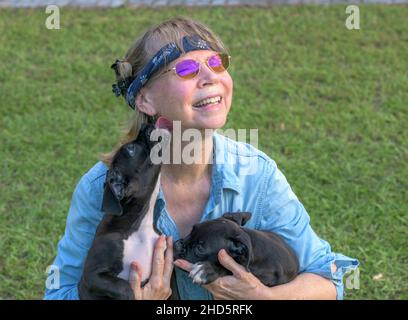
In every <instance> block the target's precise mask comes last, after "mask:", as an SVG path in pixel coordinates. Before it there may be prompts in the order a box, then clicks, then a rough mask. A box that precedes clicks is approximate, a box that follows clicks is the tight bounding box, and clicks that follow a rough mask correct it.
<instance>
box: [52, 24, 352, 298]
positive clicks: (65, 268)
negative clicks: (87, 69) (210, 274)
mask: <svg viewBox="0 0 408 320" xmlns="http://www.w3.org/2000/svg"><path fill="white" fill-rule="evenodd" d="M229 62H230V55H229V53H228V50H227V49H226V47H225V45H224V44H223V43H222V41H221V40H220V39H219V38H218V37H217V36H216V35H215V34H214V32H212V31H211V30H210V29H209V28H208V27H207V26H205V25H203V24H202V23H199V22H197V21H194V20H192V19H189V18H184V17H178V18H173V19H170V20H168V21H165V22H163V23H161V24H159V25H158V26H155V27H152V28H151V29H149V30H147V31H146V32H145V33H143V34H142V36H141V37H140V38H138V39H137V40H136V42H135V43H134V44H133V45H132V46H131V48H130V49H129V50H128V52H127V53H126V55H125V57H124V59H122V60H116V62H115V63H114V64H113V65H112V68H113V69H114V70H115V74H116V78H117V83H116V84H114V85H113V91H114V93H115V94H116V95H117V96H120V95H122V96H123V97H124V98H125V100H126V103H127V104H128V105H129V106H130V107H131V108H132V109H133V110H134V115H133V117H134V118H133V120H132V124H131V126H130V128H129V129H128V130H127V131H126V132H125V134H124V136H123V138H122V139H121V140H120V142H119V143H118V145H117V146H116V148H114V150H113V151H112V152H111V153H108V154H106V155H103V156H102V161H101V162H99V163H97V164H96V165H95V166H94V167H93V168H92V169H90V170H89V172H88V173H86V174H85V175H84V176H83V177H82V179H81V181H80V182H79V184H78V186H77V188H76V190H75V192H74V196H73V199H72V204H71V208H70V212H69V215H68V219H67V225H66V233H65V235H64V237H63V238H62V240H61V241H60V243H59V247H58V254H57V257H56V259H55V261H54V265H56V266H57V267H58V268H59V270H60V275H61V279H60V284H61V287H60V288H59V289H47V291H46V295H45V297H46V298H48V299H78V282H79V281H80V279H81V275H82V272H83V267H84V261H85V259H86V258H87V255H88V251H89V248H90V246H91V244H92V241H93V238H94V235H95V231H96V228H97V226H98V224H99V222H100V221H101V219H102V217H103V216H104V215H105V214H106V212H103V211H101V209H100V208H101V203H102V201H103V190H104V182H105V179H106V176H107V168H108V167H109V166H110V165H111V162H112V159H113V158H114V155H115V154H116V152H117V150H118V149H119V148H120V147H121V146H123V145H124V144H125V143H128V142H130V141H133V140H135V139H136V138H137V137H138V134H139V131H140V128H141V127H142V125H144V124H149V125H151V124H155V125H156V127H166V128H167V129H169V130H170V131H171V132H172V125H173V124H176V123H177V124H179V125H180V128H181V130H177V131H178V132H179V133H180V134H181V135H183V133H184V132H186V131H187V130H191V129H194V130H196V131H198V132H199V133H200V134H201V137H202V138H201V139H197V141H195V142H194V141H193V143H195V144H196V145H197V150H201V151H202V152H203V154H204V155H206V156H205V157H204V159H202V160H203V161H201V162H195V163H185V162H183V161H181V162H177V163H175V162H170V163H168V164H163V165H162V166H161V171H160V178H159V184H160V188H159V192H158V194H157V199H156V201H155V203H154V217H155V219H154V222H155V228H157V229H158V230H159V231H160V232H161V233H163V234H165V235H166V236H168V237H169V239H174V240H179V239H180V238H184V237H185V236H186V235H187V234H189V233H190V231H191V229H192V227H193V226H194V225H195V224H197V223H198V222H202V221H206V220H213V219H216V218H219V217H220V216H222V215H223V214H224V213H225V212H232V213H233V212H238V211H241V212H251V213H252V218H251V219H250V221H249V222H248V223H247V224H246V227H247V228H253V229H258V230H270V231H273V232H275V233H277V234H279V235H280V236H281V237H282V238H283V239H284V240H285V241H286V243H287V244H288V245H289V246H290V247H291V249H293V251H294V253H295V254H296V256H297V258H298V260H299V275H297V277H296V278H295V279H294V280H292V281H290V282H289V283H286V284H284V285H280V286H276V287H266V286H265V285H263V284H262V283H261V282H260V281H259V279H258V278H257V277H256V276H254V275H253V274H252V273H250V272H247V271H246V270H245V268H243V267H242V266H241V265H239V264H238V263H237V262H236V261H234V260H233V259H232V258H231V256H230V255H229V252H228V251H227V252H225V251H224V250H220V251H219V255H218V259H219V262H220V263H221V264H222V265H223V266H224V267H225V268H227V269H229V270H230V271H231V273H232V276H226V277H221V278H219V279H217V280H216V281H214V282H213V283H211V284H210V285H206V286H201V285H198V284H195V283H193V282H192V280H191V278H190V277H189V276H188V274H187V273H185V272H184V271H183V270H182V269H184V270H187V271H190V270H191V265H189V263H188V261H185V260H177V261H176V262H175V265H176V266H177V267H178V268H175V270H174V271H175V272H174V273H173V275H175V279H176V280H175V281H176V284H177V290H178V294H179V297H180V298H181V299H213V298H214V299H296V298H306V299H315V298H316V299H317V298H322V299H334V298H336V297H337V298H338V299H341V298H342V297H343V284H342V278H343V275H344V274H345V273H346V272H347V271H348V270H350V269H354V268H356V267H357V266H358V261H357V260H355V259H351V258H348V257H346V256H344V255H342V254H338V253H334V252H332V251H331V248H330V245H329V244H328V243H327V242H326V241H324V240H322V239H320V238H319V237H318V236H317V235H316V233H315V232H314V231H313V229H312V228H311V226H310V218H309V215H308V213H307V212H306V209H305V208H304V207H303V205H302V204H301V203H300V201H299V200H298V198H297V197H296V195H295V194H294V193H293V191H292V189H291V188H290V186H289V184H288V182H287V181H286V178H285V177H284V175H283V174H282V172H281V171H280V170H279V169H278V168H277V165H276V163H275V162H274V161H273V160H272V159H270V158H269V157H268V156H267V155H266V154H265V153H263V152H261V151H259V150H257V149H256V148H254V147H253V146H251V145H249V144H245V143H239V142H235V141H232V140H230V139H228V138H226V137H225V136H222V135H220V134H218V133H217V132H214V130H216V129H220V128H222V127H223V126H224V124H225V123H226V120H227V115H228V113H229V111H230V109H231V105H232V96H233V80H232V78H231V76H230V74H229V73H228V70H227V68H228V67H229ZM171 71H172V72H171ZM209 129H211V130H209ZM212 130H213V131H212ZM171 134H173V135H174V134H176V131H173V132H172V133H171ZM172 138H174V141H179V143H180V146H177V145H174V143H173V144H171V148H177V150H181V152H182V151H183V149H184V148H183V147H186V145H187V142H186V141H183V140H182V139H180V137H172ZM188 144H189V145H190V144H191V143H190V142H188ZM170 151H171V150H170ZM171 154H174V151H173V152H171ZM179 156H180V155H179ZM248 158H250V159H255V161H256V168H255V170H250V174H248V170H247V168H246V166H245V165H243V164H246V163H247V159H248ZM225 159H232V160H233V161H227V162H226V161H225ZM181 160H183V159H181ZM251 163H252V162H251ZM150 209H152V208H150ZM208 236H209V237H211V234H209V235H208ZM160 239H161V240H158V244H157V245H156V246H155V248H154V249H155V251H154V255H153V256H154V258H153V261H152V269H153V270H154V271H153V272H152V276H151V277H150V279H149V281H148V282H147V283H146V285H145V286H144V287H143V288H142V287H140V281H139V282H137V281H133V282H132V289H133V292H134V296H135V298H136V299H166V298H168V296H169V292H171V290H170V288H169V286H170V272H169V270H170V268H169V259H171V260H172V259H173V254H172V252H173V251H172V241H171V240H169V241H167V245H168V247H167V250H164V243H163V241H164V240H163V239H162V237H160ZM159 241H160V242H159ZM138 254H140V255H141V256H143V254H144V253H143V252H140V253H139V252H138V253H137V254H136V255H135V257H137V255H138ZM263 254H265V255H268V254H271V253H270V252H267V251H265V252H264V253H263ZM135 259H136V261H135V264H132V270H131V271H130V272H133V276H132V275H130V276H129V279H134V278H136V279H137V278H139V280H140V278H142V275H143V272H146V270H141V269H140V265H139V264H138V263H137V258H135ZM163 265H165V267H164V268H163ZM144 276H146V274H145V275H144ZM135 283H136V285H135ZM173 288H174V287H173Z"/></svg>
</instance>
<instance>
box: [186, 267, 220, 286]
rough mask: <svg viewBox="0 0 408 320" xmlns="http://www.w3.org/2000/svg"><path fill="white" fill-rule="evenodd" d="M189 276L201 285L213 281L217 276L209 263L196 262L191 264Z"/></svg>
mask: <svg viewBox="0 0 408 320" xmlns="http://www.w3.org/2000/svg"><path fill="white" fill-rule="evenodd" d="M190 277H191V278H192V279H193V283H197V284H200V285H203V284H209V283H210V282H213V281H214V280H215V279H217V278H218V277H219V276H218V274H217V273H216V272H215V270H214V267H213V265H212V264H211V263H209V262H197V263H195V264H193V269H192V270H191V271H190Z"/></svg>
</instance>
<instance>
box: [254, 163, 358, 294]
mask: <svg viewBox="0 0 408 320" xmlns="http://www.w3.org/2000/svg"><path fill="white" fill-rule="evenodd" d="M266 179H267V182H266V189H265V196H264V197H263V201H264V204H263V206H262V217H261V222H260V229H261V230H270V231H272V232H275V233H277V234H279V235H280V236H281V237H282V238H283V239H284V240H285V241H286V242H287V243H288V244H289V246H290V247H291V248H292V249H293V250H294V251H295V253H296V255H297V257H298V259H299V265H300V273H303V272H310V273H315V274H318V275H321V276H323V277H325V278H327V279H330V280H331V281H332V282H333V284H334V285H335V287H336V291H337V299H338V300H341V299H343V294H344V287H343V276H344V275H345V274H346V273H347V272H349V271H350V270H355V269H356V268H357V267H358V265H359V262H358V260H356V259H352V258H349V257H346V256H344V255H342V254H339V253H334V252H332V251H331V247H330V245H329V243H327V242H326V241H324V240H322V239H320V238H319V237H318V236H317V235H316V233H315V232H314V231H313V229H312V227H311V225H310V217H309V215H308V213H307V212H306V209H305V208H304V207H303V205H302V204H301V203H300V201H299V200H298V198H297V197H296V195H295V194H294V192H293V191H292V189H291V187H290V186H289V184H288V182H287V180H286V178H285V176H284V175H283V174H282V172H281V171H280V170H279V169H278V168H277V166H276V163H275V162H274V161H273V160H271V166H270V167H269V172H268V174H267V175H266ZM333 263H334V264H335V265H336V267H337V270H336V271H335V272H332V268H331V266H332V264H333Z"/></svg>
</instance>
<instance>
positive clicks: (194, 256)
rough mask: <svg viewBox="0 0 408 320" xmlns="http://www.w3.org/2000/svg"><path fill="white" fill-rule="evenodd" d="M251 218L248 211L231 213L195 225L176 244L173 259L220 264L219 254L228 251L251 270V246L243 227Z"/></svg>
mask: <svg viewBox="0 0 408 320" xmlns="http://www.w3.org/2000/svg"><path fill="white" fill-rule="evenodd" d="M250 217H251V213H249V212H235V213H233V212H228V213H225V214H224V215H223V216H222V217H220V218H218V219H215V220H210V221H205V222H202V223H199V224H196V225H194V227H193V229H192V231H191V233H190V234H189V235H188V236H187V237H185V238H184V239H180V240H178V241H176V242H175V243H174V258H175V259H185V260H187V261H189V262H191V263H196V262H200V261H210V262H212V263H217V264H218V252H219V251H220V250H221V249H225V250H226V251H227V252H228V254H229V255H230V256H232V257H233V258H234V260H235V261H237V262H238V263H239V264H241V265H243V266H244V267H245V268H246V269H247V270H249V264H250V262H251V261H252V259H253V257H252V244H251V239H250V237H249V236H248V234H247V233H246V232H245V231H244V230H243V229H242V228H241V226H243V225H244V224H245V223H246V222H247V221H248V220H249V219H250Z"/></svg>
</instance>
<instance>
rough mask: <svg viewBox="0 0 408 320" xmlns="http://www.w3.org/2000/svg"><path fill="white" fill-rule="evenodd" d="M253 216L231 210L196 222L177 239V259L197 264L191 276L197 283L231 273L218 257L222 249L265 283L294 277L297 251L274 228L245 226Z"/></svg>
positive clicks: (297, 269) (205, 282)
mask: <svg viewBox="0 0 408 320" xmlns="http://www.w3.org/2000/svg"><path fill="white" fill-rule="evenodd" d="M250 218H251V213H249V212H235V213H234V212H228V213H225V214H224V215H223V216H222V217H220V218H218V219H214V220H209V221H205V222H202V223H199V224H196V225H194V227H193V229H192V231H191V233H190V234H189V235H188V236H187V237H185V238H184V239H180V240H178V241H176V242H175V243H174V252H175V254H174V259H185V260H187V261H189V262H190V263H193V264H194V265H193V269H192V271H191V272H190V277H192V278H193V282H194V283H198V284H208V283H211V282H213V281H214V280H216V279H217V278H219V277H222V276H226V275H230V274H231V272H230V271H229V270H227V269H225V268H224V267H223V266H222V265H221V264H220V263H219V261H218V252H219V251H220V250H221V249H225V250H226V251H227V253H228V254H229V255H230V256H232V257H233V258H234V260H235V261H236V262H237V263H239V264H241V265H243V266H244V267H245V268H246V270H247V271H250V272H251V273H252V274H254V275H255V276H256V277H257V278H258V279H259V280H260V281H261V282H262V283H263V284H264V285H266V286H269V287H272V286H276V285H279V284H283V283H287V282H289V281H291V280H292V279H294V278H295V277H296V275H297V274H298V272H299V262H298V259H297V257H296V255H295V253H294V252H293V251H292V249H291V248H290V247H289V246H288V245H287V244H286V243H285V241H283V239H282V238H281V237H279V236H278V235H277V234H275V233H273V232H268V231H258V230H254V229H248V228H244V227H242V226H243V225H244V224H245V223H246V222H247V221H248V220H249V219H250Z"/></svg>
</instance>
